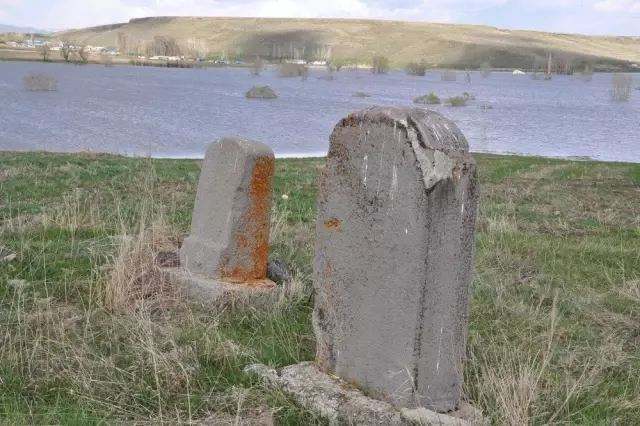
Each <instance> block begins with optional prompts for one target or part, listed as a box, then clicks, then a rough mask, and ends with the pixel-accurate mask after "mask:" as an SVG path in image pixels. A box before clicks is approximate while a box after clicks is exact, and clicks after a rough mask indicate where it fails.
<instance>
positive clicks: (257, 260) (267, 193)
mask: <svg viewBox="0 0 640 426" xmlns="http://www.w3.org/2000/svg"><path fill="white" fill-rule="evenodd" d="M274 165H275V162H274V159H273V158H270V157H262V158H258V159H257V160H256V162H255V164H254V166H253V171H252V176H251V182H250V184H249V197H250V200H249V208H248V210H247V213H246V217H245V223H244V227H243V228H244V229H245V232H244V233H238V234H235V235H234V238H235V240H236V247H237V248H238V253H237V258H238V259H244V264H243V265H234V266H230V265H228V266H226V267H224V268H222V278H223V279H227V278H230V279H232V280H233V282H243V283H248V282H250V281H252V280H253V281H255V280H258V281H259V280H263V279H264V278H265V277H266V276H267V261H268V256H269V215H270V213H271V212H270V206H271V185H272V177H273V170H274ZM247 259H248V260H247Z"/></svg>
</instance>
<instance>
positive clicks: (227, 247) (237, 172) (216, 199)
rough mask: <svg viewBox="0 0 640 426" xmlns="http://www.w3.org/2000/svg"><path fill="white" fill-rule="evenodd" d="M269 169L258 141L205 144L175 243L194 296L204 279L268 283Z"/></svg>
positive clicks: (267, 153)
mask: <svg viewBox="0 0 640 426" xmlns="http://www.w3.org/2000/svg"><path fill="white" fill-rule="evenodd" d="M273 169H274V155H273V152H272V151H271V149H270V148H269V147H268V146H266V145H264V144H262V143H260V142H254V141H250V140H246V139H233V138H223V139H219V140H217V141H215V142H213V143H212V144H211V145H210V146H209V147H208V148H207V152H206V154H205V159H204V162H203V165H202V171H201V175H200V181H199V183H198V190H197V193H196V200H195V205H194V209H193V219H192V222H191V233H190V235H189V236H188V237H187V238H185V240H184V241H183V243H182V247H181V248H180V265H181V267H182V268H183V272H182V273H183V275H187V274H188V275H189V276H190V277H191V278H190V279H189V280H187V282H189V283H191V291H192V292H195V295H197V294H198V292H199V291H200V290H199V289H206V288H207V280H218V281H222V282H225V283H238V284H247V285H248V286H249V287H252V288H268V287H272V286H273V282H271V281H270V280H268V279H266V275H267V259H268V251H269V226H270V208H271V195H272V194H271V186H272V179H273ZM212 285H214V282H213V281H212ZM188 292H189V291H188ZM205 293H206V294H209V295H215V294H217V290H212V291H209V292H206V291H205Z"/></svg>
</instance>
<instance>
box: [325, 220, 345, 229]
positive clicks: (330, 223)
mask: <svg viewBox="0 0 640 426" xmlns="http://www.w3.org/2000/svg"><path fill="white" fill-rule="evenodd" d="M324 226H325V227H327V228H333V229H335V230H336V231H338V232H344V231H343V230H342V223H340V221H339V220H338V219H331V220H325V221H324Z"/></svg>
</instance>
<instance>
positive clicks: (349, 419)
mask: <svg viewBox="0 0 640 426" xmlns="http://www.w3.org/2000/svg"><path fill="white" fill-rule="evenodd" d="M245 371H248V372H249V371H250V372H255V373H257V374H259V375H261V376H262V377H263V378H264V379H265V380H266V381H267V382H269V383H271V384H278V385H281V386H282V388H283V389H284V390H285V391H286V392H287V393H290V394H292V395H293V396H294V397H296V399H298V400H299V401H300V402H301V403H302V404H303V405H305V406H306V407H307V408H309V409H311V410H314V411H316V412H318V413H319V414H320V415H321V416H323V417H325V418H327V419H328V420H329V422H330V424H332V425H339V424H352V425H371V426H373V425H380V426H382V425H385V426H387V425H388V426H400V425H421V426H428V425H433V426H436V425H446V426H476V425H478V426H479V425H484V424H485V423H484V420H483V418H482V416H481V414H480V413H479V412H477V411H475V410H471V411H465V412H452V413H449V414H439V413H435V412H433V411H429V410H427V409H425V408H419V409H409V408H403V409H401V410H398V409H396V408H394V407H393V406H392V405H391V404H389V403H388V402H385V401H380V400H376V399H372V398H370V397H368V396H366V395H365V394H363V393H362V391H360V390H359V389H358V387H357V386H356V385H354V384H353V383H349V382H346V381H344V380H342V379H340V378H338V377H336V376H333V375H329V374H326V373H324V372H322V371H320V370H319V369H318V367H317V365H315V363H312V362H303V363H301V364H297V365H292V366H288V367H285V368H284V369H282V372H281V374H280V376H278V375H277V373H276V372H275V371H273V370H271V369H268V368H267V367H265V366H261V367H260V366H257V365H252V366H250V367H248V368H247V369H245Z"/></svg>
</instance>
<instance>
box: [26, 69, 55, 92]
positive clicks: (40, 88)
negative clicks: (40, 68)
mask: <svg viewBox="0 0 640 426" xmlns="http://www.w3.org/2000/svg"><path fill="white" fill-rule="evenodd" d="M23 83H24V88H25V90H28V91H30V92H55V91H57V90H58V80H56V79H55V77H52V76H50V75H47V74H45V73H31V74H29V75H28V76H26V77H25V78H24V81H23Z"/></svg>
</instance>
